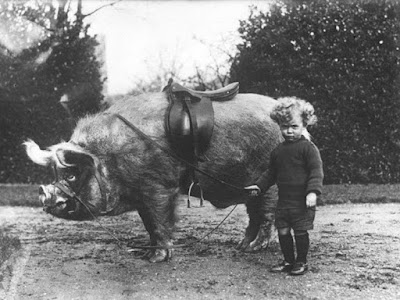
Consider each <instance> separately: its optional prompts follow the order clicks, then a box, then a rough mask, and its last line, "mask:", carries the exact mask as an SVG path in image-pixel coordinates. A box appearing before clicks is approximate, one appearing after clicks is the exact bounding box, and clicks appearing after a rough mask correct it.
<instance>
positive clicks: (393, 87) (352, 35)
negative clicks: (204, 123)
mask: <svg viewBox="0 0 400 300" xmlns="http://www.w3.org/2000/svg"><path fill="white" fill-rule="evenodd" d="M303 2H304V3H306V4H304V3H303ZM303 2H300V3H297V4H293V5H284V4H278V5H276V6H274V7H273V8H272V9H271V11H270V12H268V13H264V12H261V11H258V10H257V9H253V10H252V14H251V15H250V16H249V18H248V20H244V21H241V24H240V28H239V32H240V34H241V37H242V38H243V43H241V44H240V45H238V55H237V57H236V60H235V62H234V63H233V65H232V68H231V76H232V80H233V81H239V82H240V84H241V92H255V93H260V94H267V95H269V96H272V97H282V96H297V97H299V98H303V99H306V100H307V101H310V102H311V103H312V104H313V105H314V106H315V108H316V112H317V115H318V117H319V122H318V126H316V127H315V128H311V130H310V131H311V133H312V134H313V136H314V140H315V143H316V144H317V146H318V147H319V148H320V150H321V155H322V157H323V160H324V165H325V173H326V182H327V183H342V182H346V183H350V182H353V183H367V182H374V183H390V182H400V164H399V163H398V161H399V153H400V149H399V147H398V145H400V143H399V141H400V131H399V125H400V119H399V117H398V116H399V115H400V81H399V80H400V76H399V75H400V59H399V58H400V50H399V46H400V42H399V32H400V15H399V12H400V4H399V3H397V2H396V1H394V2H389V1H359V0H356V1H352V2H349V1H332V0H318V1H317V0H315V1H303Z"/></svg>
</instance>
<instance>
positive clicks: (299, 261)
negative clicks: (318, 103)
mask: <svg viewBox="0 0 400 300" xmlns="http://www.w3.org/2000/svg"><path fill="white" fill-rule="evenodd" d="M278 101H279V103H278V104H277V105H276V107H275V108H274V109H273V110H272V112H271V118H272V120H274V121H275V122H276V123H277V124H278V125H279V127H280V130H281V133H282V135H283V138H284V142H282V143H281V144H280V145H278V146H277V147H276V148H275V149H274V150H273V151H272V153H271V158H270V167H269V170H268V171H266V172H264V173H263V174H262V175H261V177H260V178H259V179H258V180H257V182H256V183H255V185H252V186H248V187H246V188H245V189H246V190H248V191H249V194H250V196H252V197H254V196H258V195H260V194H261V193H263V192H266V191H267V190H268V188H269V187H271V186H272V185H274V184H275V183H276V184H277V185H278V197H279V198H278V204H277V207H276V213H275V226H276V228H277V229H278V236H279V244H280V246H281V251H282V253H283V257H284V261H282V262H281V263H280V264H278V265H276V266H274V267H273V268H272V269H271V272H289V273H290V274H291V275H303V274H304V273H305V272H306V271H307V270H308V266H307V253H308V249H309V243H310V242H309V236H308V232H307V230H311V229H313V227H314V225H313V223H314V217H315V206H316V204H317V196H318V195H320V194H321V191H322V180H323V177H324V174H323V170H322V161H321V156H320V153H319V150H318V148H317V147H316V146H315V145H314V144H313V143H312V142H311V141H310V134H309V133H308V131H307V126H308V125H312V124H315V123H316V121H317V118H316V116H315V115H314V108H313V106H312V105H311V104H310V103H308V102H306V101H304V100H300V99H297V98H291V97H287V98H280V99H278ZM291 229H293V231H294V239H295V243H296V250H297V257H296V259H295V255H294V245H293V244H294V243H293V238H292V235H291V232H290V231H291Z"/></svg>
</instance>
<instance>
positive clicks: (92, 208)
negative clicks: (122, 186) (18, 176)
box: [24, 140, 108, 220]
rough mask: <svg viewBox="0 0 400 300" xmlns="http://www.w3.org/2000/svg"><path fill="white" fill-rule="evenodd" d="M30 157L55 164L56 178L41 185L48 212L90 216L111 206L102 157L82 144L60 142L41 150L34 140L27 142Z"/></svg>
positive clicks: (76, 217)
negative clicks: (100, 160)
mask: <svg viewBox="0 0 400 300" xmlns="http://www.w3.org/2000/svg"><path fill="white" fill-rule="evenodd" d="M24 145H25V147H26V152H27V155H28V156H29V158H30V159H31V160H32V161H33V162H34V163H36V164H39V165H42V166H46V167H51V168H52V169H53V171H54V177H55V181H54V182H53V183H52V184H48V185H42V186H40V188H39V199H40V201H41V202H42V204H43V209H44V211H46V212H48V213H50V214H52V215H54V216H56V217H60V218H65V219H73V220H82V219H90V218H93V217H94V216H97V215H99V214H101V213H102V212H104V211H105V210H106V209H107V194H108V192H107V185H106V184H104V183H103V181H104V178H103V177H104V176H103V171H102V170H101V167H100V164H99V162H98V159H97V158H96V157H95V156H93V155H91V154H90V153H88V152H87V151H85V150H84V149H83V148H82V147H80V146H78V145H75V144H72V143H66V142H64V143H60V144H57V145H54V146H51V147H50V148H48V149H46V150H41V149H40V148H39V146H38V145H37V144H36V143H35V142H33V141H32V140H28V141H26V142H25V143H24Z"/></svg>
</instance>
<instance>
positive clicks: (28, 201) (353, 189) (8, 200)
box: [0, 184, 400, 207]
mask: <svg viewBox="0 0 400 300" xmlns="http://www.w3.org/2000/svg"><path fill="white" fill-rule="evenodd" d="M0 195H1V196H0V206H1V205H10V206H31V207H40V206H42V205H41V203H40V202H39V199H38V185H28V184H0ZM318 201H319V202H318V205H329V204H346V203H400V184H365V185H364V184H332V185H325V186H324V188H323V194H322V195H321V197H320V199H318Z"/></svg>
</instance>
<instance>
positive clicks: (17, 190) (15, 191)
mask: <svg viewBox="0 0 400 300" xmlns="http://www.w3.org/2000/svg"><path fill="white" fill-rule="evenodd" d="M38 189H39V186H38V185H31V184H0V195H1V196H0V205H3V206H5V205H10V206H31V207H40V206H42V204H41V203H40V201H39V199H38Z"/></svg>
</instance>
